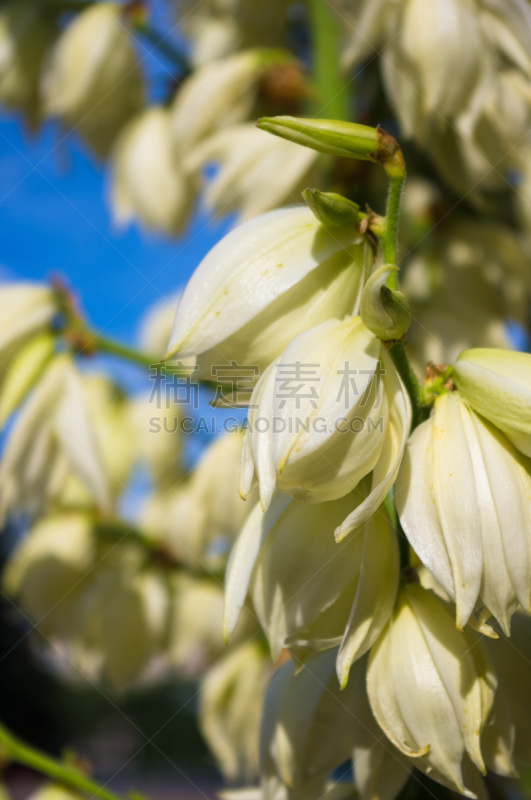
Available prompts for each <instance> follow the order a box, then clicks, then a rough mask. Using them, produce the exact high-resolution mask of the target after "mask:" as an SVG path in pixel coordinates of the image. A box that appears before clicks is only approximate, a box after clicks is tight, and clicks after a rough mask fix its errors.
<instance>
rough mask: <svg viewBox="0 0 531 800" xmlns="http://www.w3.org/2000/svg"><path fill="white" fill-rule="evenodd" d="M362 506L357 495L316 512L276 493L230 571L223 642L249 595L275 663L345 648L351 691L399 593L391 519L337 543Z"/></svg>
mask: <svg viewBox="0 0 531 800" xmlns="http://www.w3.org/2000/svg"><path fill="white" fill-rule="evenodd" d="M364 499H365V494H364V492H362V491H361V490H359V489H355V490H354V491H353V492H351V493H350V494H348V495H346V496H345V497H343V498H341V499H340V500H334V501H332V502H329V503H319V504H318V505H317V506H310V505H308V504H306V503H301V502H298V501H297V500H289V499H288V498H287V497H285V496H284V495H281V494H280V493H277V495H276V496H275V498H274V499H273V502H272V503H271V506H270V507H269V509H268V510H267V511H266V512H265V513H263V512H262V511H261V509H260V506H259V505H258V506H256V507H255V509H254V510H253V512H252V513H251V515H250V516H249V519H248V521H247V523H246V524H245V525H244V527H243V530H242V532H241V534H240V537H239V539H238V541H237V543H236V545H235V548H234V551H233V553H232V555H231V560H230V565H229V568H228V571H227V576H226V582H225V612H224V634H225V638H228V636H229V635H230V633H231V632H232V629H233V628H234V625H235V624H236V621H237V619H238V614H239V611H240V609H241V608H242V606H243V603H244V601H245V597H246V595H247V589H248V587H249V588H250V593H251V597H252V600H253V607H254V609H255V611H256V614H257V616H258V619H259V621H260V623H261V625H262V627H263V629H264V631H265V634H266V636H267V639H268V642H269V646H270V649H271V655H272V658H273V660H274V661H276V659H277V658H278V656H279V654H280V651H281V650H282V649H283V648H285V647H287V648H289V649H290V650H291V652H292V653H294V655H295V656H296V660H297V661H306V660H307V659H308V657H311V656H312V655H313V654H315V652H318V651H319V650H327V649H330V648H333V647H335V646H336V645H337V643H338V642H342V644H341V647H340V649H339V653H338V659H337V668H338V673H339V676H340V680H341V683H342V685H343V686H344V685H346V682H347V679H348V673H349V669H350V665H351V663H352V662H353V661H354V660H355V659H357V658H359V657H360V656H362V655H363V654H364V653H365V652H366V651H367V650H368V649H369V647H370V646H371V645H372V643H373V642H374V641H375V639H376V638H377V637H378V635H379V633H380V632H381V630H382V628H383V626H384V625H385V623H386V622H387V619H388V617H389V614H390V613H391V609H392V607H393V603H394V600H395V597H396V592H397V589H398V573H399V555H398V546H397V542H396V537H395V534H394V531H393V530H392V528H391V526H390V524H389V520H388V518H387V515H386V514H385V512H382V513H380V514H376V515H374V516H373V517H372V518H371V519H370V520H369V521H368V522H367V523H366V524H365V526H362V527H361V528H359V529H358V530H357V531H355V532H354V533H352V534H351V536H349V537H347V538H346V539H345V540H344V541H342V542H341V543H339V544H337V543H336V541H335V539H334V529H335V528H336V527H337V526H339V525H340V524H341V523H342V522H343V520H344V519H345V517H346V516H347V515H348V514H349V513H350V512H351V511H352V509H353V508H355V507H357V506H359V505H360V504H361V503H362V502H363V500H364Z"/></svg>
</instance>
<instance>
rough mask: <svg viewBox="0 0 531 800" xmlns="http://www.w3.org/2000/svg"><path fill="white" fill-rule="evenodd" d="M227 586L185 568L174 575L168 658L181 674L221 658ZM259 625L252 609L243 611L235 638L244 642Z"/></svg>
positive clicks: (192, 673)
mask: <svg viewBox="0 0 531 800" xmlns="http://www.w3.org/2000/svg"><path fill="white" fill-rule="evenodd" d="M222 626H223V587H222V584H221V581H219V580H213V579H212V577H204V578H195V577H192V576H191V575H187V574H186V573H184V572H181V573H176V574H175V575H174V576H173V577H172V579H171V607H170V620H169V628H168V644H167V658H168V662H169V664H170V665H171V666H172V667H173V668H174V669H176V670H177V671H178V672H179V674H181V675H184V676H186V677H188V678H190V677H197V676H198V675H200V674H201V673H203V672H204V671H205V669H207V668H208V667H210V666H211V665H212V664H213V663H214V662H215V661H217V660H218V659H219V658H220V656H221V655H222V653H223V651H224V649H225V647H224V642H223V636H222V630H223V627H222ZM258 630H259V628H258V624H257V622H256V620H255V618H254V615H252V614H251V612H250V611H247V610H246V611H245V613H243V614H242V616H241V619H240V622H239V625H238V629H237V631H236V634H235V639H234V642H235V644H238V642H240V643H241V642H243V641H247V640H249V639H251V638H252V637H253V636H254V635H256V634H257V632H258Z"/></svg>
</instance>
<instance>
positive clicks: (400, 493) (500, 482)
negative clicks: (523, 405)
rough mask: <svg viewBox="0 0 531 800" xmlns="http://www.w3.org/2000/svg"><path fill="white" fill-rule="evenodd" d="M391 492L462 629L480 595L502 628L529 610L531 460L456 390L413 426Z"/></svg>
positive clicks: (410, 538) (506, 629)
mask: <svg viewBox="0 0 531 800" xmlns="http://www.w3.org/2000/svg"><path fill="white" fill-rule="evenodd" d="M395 499H396V504H397V508H398V510H399V513H400V520H401V522H402V527H403V528H404V531H405V532H406V535H407V537H408V539H409V541H410V542H411V545H412V546H413V548H414V549H415V552H416V553H417V555H418V556H419V557H420V559H421V560H422V562H423V563H424V564H425V565H426V566H427V567H428V569H429V570H430V572H431V573H432V574H433V575H434V577H435V578H436V580H437V581H438V582H439V583H440V585H441V586H442V588H443V589H444V590H445V591H446V592H447V593H448V595H449V596H450V597H451V598H452V599H453V600H454V601H455V603H456V606H457V610H456V615H457V625H458V627H459V628H463V627H464V626H465V625H466V623H467V622H468V620H469V619H470V617H471V614H472V613H473V611H474V610H475V609H476V607H477V606H478V604H479V601H481V603H482V604H484V605H485V606H486V608H487V609H488V611H489V612H490V613H491V614H493V615H494V616H495V617H496V619H497V620H498V622H499V623H500V625H501V626H502V628H503V629H504V631H505V632H506V633H508V632H509V628H510V620H511V616H512V614H513V612H514V611H515V610H516V608H517V607H518V605H519V604H521V605H522V606H523V607H524V608H525V609H527V610H530V609H531V529H530V523H529V519H530V514H531V463H530V462H529V461H528V459H527V458H525V457H524V456H522V455H521V454H520V453H518V451H517V450H515V448H514V447H513V446H512V445H511V443H510V442H509V441H508V439H507V438H506V437H505V436H504V434H503V433H502V432H501V431H499V430H497V429H496V428H495V427H494V426H493V425H491V424H490V423H489V422H487V421H486V420H485V419H484V418H482V417H480V416H479V415H478V414H476V413H474V411H472V410H471V408H470V407H469V405H468V403H467V402H466V401H465V400H463V398H462V397H461V396H460V395H459V393H457V392H453V393H446V394H443V395H441V396H440V397H438V398H437V400H436V401H435V409H434V413H433V415H432V417H431V418H430V419H429V420H427V421H426V422H424V423H422V425H420V426H419V427H418V428H417V429H416V430H415V431H414V433H413V435H412V436H411V439H410V441H409V443H408V446H407V448H406V453H405V455H404V460H403V462H402V466H401V468H400V472H399V475H398V479H397V483H396V487H395Z"/></svg>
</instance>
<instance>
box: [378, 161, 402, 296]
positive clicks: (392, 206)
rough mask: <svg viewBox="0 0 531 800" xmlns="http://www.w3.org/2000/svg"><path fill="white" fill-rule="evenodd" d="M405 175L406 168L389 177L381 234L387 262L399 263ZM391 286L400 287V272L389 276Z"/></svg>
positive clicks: (392, 287)
mask: <svg viewBox="0 0 531 800" xmlns="http://www.w3.org/2000/svg"><path fill="white" fill-rule="evenodd" d="M405 177H406V172H405V169H404V171H403V173H401V174H397V175H393V176H390V177H389V195H388V197H387V210H386V213H385V228H384V230H383V232H382V236H381V241H382V250H383V256H384V260H385V263H386V264H393V265H396V264H397V254H396V248H397V236H398V216H399V213H400V198H401V195H402V186H403V185H404V180H405ZM389 288H390V289H397V288H398V274H397V273H396V272H393V273H392V274H391V275H390V277H389Z"/></svg>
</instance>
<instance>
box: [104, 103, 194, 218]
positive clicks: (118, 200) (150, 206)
mask: <svg viewBox="0 0 531 800" xmlns="http://www.w3.org/2000/svg"><path fill="white" fill-rule="evenodd" d="M113 162H114V164H113V182H112V187H111V188H112V203H113V211H114V216H115V219H116V221H117V222H118V223H119V224H127V223H129V222H131V220H133V219H135V218H137V219H139V220H140V222H142V223H143V224H144V225H146V226H147V227H148V228H152V229H153V230H159V231H163V232H164V233H167V234H177V233H180V232H181V231H182V230H183V228H184V226H185V225H186V223H187V221H188V218H189V216H190V212H191V210H192V205H193V202H194V197H195V192H194V189H193V186H192V184H191V183H190V181H189V180H188V179H187V176H186V175H185V173H184V172H183V169H182V166H181V164H180V162H179V161H178V160H177V159H176V157H175V155H174V153H173V149H172V146H171V141H170V112H169V111H168V110H167V109H165V108H163V107H162V106H151V107H149V108H147V109H146V110H144V111H142V112H141V113H140V114H139V115H138V116H136V117H134V118H133V119H132V120H131V121H130V122H129V123H128V124H127V126H126V127H125V129H124V130H123V132H122V133H121V134H120V137H119V139H118V142H117V143H116V147H115V150H114V155H113Z"/></svg>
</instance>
